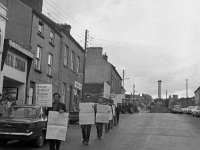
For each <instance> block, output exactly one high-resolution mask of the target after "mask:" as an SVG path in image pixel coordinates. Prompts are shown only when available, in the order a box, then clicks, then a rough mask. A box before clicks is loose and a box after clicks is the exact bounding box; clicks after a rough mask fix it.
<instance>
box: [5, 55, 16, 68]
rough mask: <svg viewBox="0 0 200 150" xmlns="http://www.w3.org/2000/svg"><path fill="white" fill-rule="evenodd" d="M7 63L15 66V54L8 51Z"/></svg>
mask: <svg viewBox="0 0 200 150" xmlns="http://www.w3.org/2000/svg"><path fill="white" fill-rule="evenodd" d="M5 64H6V65H8V66H11V67H14V55H12V54H10V53H7V56H6V60H5Z"/></svg>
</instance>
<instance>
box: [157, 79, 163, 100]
mask: <svg viewBox="0 0 200 150" xmlns="http://www.w3.org/2000/svg"><path fill="white" fill-rule="evenodd" d="M161 84H162V80H158V98H161Z"/></svg>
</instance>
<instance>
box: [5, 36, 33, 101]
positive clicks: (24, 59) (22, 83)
mask: <svg viewBox="0 0 200 150" xmlns="http://www.w3.org/2000/svg"><path fill="white" fill-rule="evenodd" d="M32 59H33V54H32V53H31V52H30V51H28V50H26V49H24V48H22V47H21V46H20V45H18V44H17V43H15V42H13V41H11V40H8V39H7V40H5V43H4V51H3V57H2V72H1V73H2V80H3V81H2V83H3V85H2V87H3V88H2V95H3V103H6V102H7V101H10V102H11V104H12V103H16V104H24V103H25V99H26V96H25V95H26V82H27V78H28V74H29V70H30V65H31V62H32Z"/></svg>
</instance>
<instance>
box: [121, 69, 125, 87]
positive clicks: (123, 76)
mask: <svg viewBox="0 0 200 150" xmlns="http://www.w3.org/2000/svg"><path fill="white" fill-rule="evenodd" d="M124 72H125V71H124V70H123V75H122V84H123V88H124V74H125V73H124Z"/></svg>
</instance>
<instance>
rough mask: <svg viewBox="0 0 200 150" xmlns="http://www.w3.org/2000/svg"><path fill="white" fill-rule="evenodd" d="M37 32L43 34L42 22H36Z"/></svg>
mask: <svg viewBox="0 0 200 150" xmlns="http://www.w3.org/2000/svg"><path fill="white" fill-rule="evenodd" d="M38 33H39V34H41V35H44V24H43V23H42V22H41V21H39V24H38Z"/></svg>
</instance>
